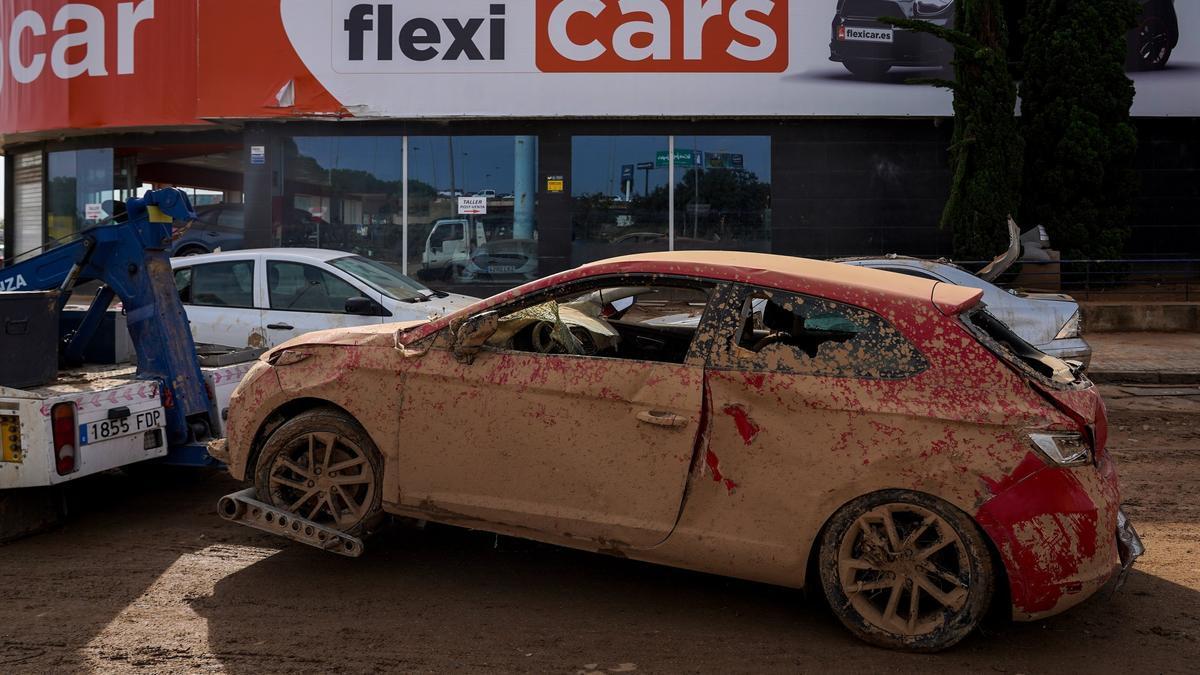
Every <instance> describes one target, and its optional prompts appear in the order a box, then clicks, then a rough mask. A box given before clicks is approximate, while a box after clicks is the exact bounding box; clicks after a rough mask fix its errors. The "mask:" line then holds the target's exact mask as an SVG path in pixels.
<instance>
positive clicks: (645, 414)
mask: <svg viewBox="0 0 1200 675" xmlns="http://www.w3.org/2000/svg"><path fill="white" fill-rule="evenodd" d="M637 418H638V421H639V422H645V423H646V424H653V425H654V426H656V427H685V426H687V424H688V418H686V417H681V416H679V415H674V414H671V413H669V412H663V411H661V410H643V411H641V412H639V413H638V414H637Z"/></svg>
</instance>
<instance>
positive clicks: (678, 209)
mask: <svg viewBox="0 0 1200 675" xmlns="http://www.w3.org/2000/svg"><path fill="white" fill-rule="evenodd" d="M675 176H676V185H675V248H676V249H684V250H686V249H693V250H695V249H722V250H734V251H753V252H758V253H769V252H770V250H771V139H770V137H768V136H676V137H675Z"/></svg>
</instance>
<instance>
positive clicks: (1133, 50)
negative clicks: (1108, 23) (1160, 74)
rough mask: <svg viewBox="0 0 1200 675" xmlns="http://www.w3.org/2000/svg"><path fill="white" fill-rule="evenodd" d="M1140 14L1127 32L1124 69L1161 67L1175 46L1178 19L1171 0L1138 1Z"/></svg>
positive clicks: (1165, 64)
mask: <svg viewBox="0 0 1200 675" xmlns="http://www.w3.org/2000/svg"><path fill="white" fill-rule="evenodd" d="M1141 5H1142V15H1141V16H1140V17H1139V18H1138V25H1137V27H1136V28H1134V29H1133V30H1132V31H1130V32H1129V56H1128V63H1127V66H1128V67H1129V68H1130V69H1131V70H1157V69H1159V68H1165V67H1166V66H1167V61H1168V60H1170V58H1171V52H1172V51H1173V50H1174V49H1175V47H1176V46H1177V45H1178V44H1179V17H1178V16H1176V14H1175V0H1141Z"/></svg>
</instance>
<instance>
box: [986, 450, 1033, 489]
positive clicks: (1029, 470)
mask: <svg viewBox="0 0 1200 675" xmlns="http://www.w3.org/2000/svg"><path fill="white" fill-rule="evenodd" d="M1044 468H1046V462H1045V461H1044V460H1042V458H1041V457H1039V456H1038V455H1037V454H1036V453H1034V452H1033V451H1032V450H1030V451H1029V453H1028V454H1026V455H1025V459H1023V460H1021V463H1020V464H1018V465H1017V468H1016V469H1013V472H1012V473H1011V474H1009V475H1007V476H1005V477H1003V478H1001V479H999V480H995V479H991V478H987V477H986V476H985V477H984V478H983V482H984V483H987V486H988V489H989V490H991V491H992V494H993V495H998V494H1000V493H1002V492H1004V491H1005V490H1008V489H1010V488H1012V487H1013V486H1014V485H1016V484H1017V483H1020V482H1021V481H1023V480H1025V479H1026V478H1029V477H1030V476H1032V475H1033V474H1035V473H1037V472H1038V471H1040V470H1042V469H1044Z"/></svg>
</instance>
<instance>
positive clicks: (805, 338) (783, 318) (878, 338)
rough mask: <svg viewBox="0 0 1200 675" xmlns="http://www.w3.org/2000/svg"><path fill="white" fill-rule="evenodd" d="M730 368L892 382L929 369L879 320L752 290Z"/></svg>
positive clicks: (847, 309)
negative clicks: (748, 368) (887, 380)
mask: <svg viewBox="0 0 1200 675" xmlns="http://www.w3.org/2000/svg"><path fill="white" fill-rule="evenodd" d="M733 343H734V344H735V345H736V348H735V350H734V354H733V357H734V358H733V361H734V363H732V364H730V365H732V366H734V367H747V366H749V367H750V368H752V369H754V370H775V371H780V372H789V373H797V374H806V375H820V376H828V377H863V378H871V379H896V378H902V377H909V376H912V375H915V374H917V373H919V372H921V371H923V370H925V368H927V367H928V363H927V362H926V361H925V358H924V356H922V355H921V353H920V352H919V351H918V350H917V349H916V347H914V346H913V345H912V343H910V342H909V341H908V340H907V339H905V338H904V336H903V335H901V334H900V332H899V331H897V330H896V329H895V328H894V327H893V326H892V325H891V324H889V323H888V322H887V321H886V320H884V319H883V317H881V316H879V315H878V314H875V313H874V312H869V311H867V310H865V309H861V308H858V307H853V306H851V305H845V304H842V303H839V302H833V301H830V300H824V299H822V298H815V297H811V296H805V295H799V294H795V293H785V292H782V291H774V290H767V289H753V290H752V291H751V293H750V295H749V296H748V297H747V298H746V301H745V303H744V304H743V306H742V311H741V315H740V328H739V329H738V332H737V335H736V336H735V338H734V340H733Z"/></svg>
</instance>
